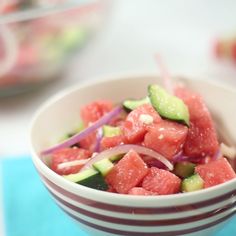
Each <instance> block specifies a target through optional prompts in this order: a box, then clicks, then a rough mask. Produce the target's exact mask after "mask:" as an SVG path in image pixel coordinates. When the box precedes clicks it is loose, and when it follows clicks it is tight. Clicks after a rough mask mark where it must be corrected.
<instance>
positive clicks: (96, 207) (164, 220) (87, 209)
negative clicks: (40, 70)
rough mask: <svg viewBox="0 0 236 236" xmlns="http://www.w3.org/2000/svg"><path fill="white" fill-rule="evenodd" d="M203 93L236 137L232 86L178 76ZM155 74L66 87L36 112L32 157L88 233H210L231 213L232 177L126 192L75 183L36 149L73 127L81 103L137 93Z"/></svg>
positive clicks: (235, 208)
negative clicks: (172, 191) (196, 185)
mask: <svg viewBox="0 0 236 236" xmlns="http://www.w3.org/2000/svg"><path fill="white" fill-rule="evenodd" d="M182 81H184V82H185V83H186V84H187V86H189V87H190V88H192V89H194V90H195V91H197V92H199V93H200V94H202V96H203V97H204V98H205V101H206V102H207V104H208V106H209V108H210V110H211V111H212V112H213V113H214V114H215V115H217V120H218V121H221V122H220V123H222V124H224V125H225V127H224V128H226V129H228V130H229V132H230V135H231V136H232V138H233V139H234V140H236V126H235V118H234V116H233V114H232V113H233V111H235V110H236V103H235V100H236V90H233V89H230V88H226V87H223V86H221V85H216V84H213V83H210V82H206V81H203V80H186V79H182ZM151 83H160V79H159V78H158V77H157V76H154V75H144V76H141V75H139V76H135V75H133V76H122V77H120V78H107V79H105V80H100V81H96V82H91V83H87V84H81V85H78V86H75V87H73V88H71V89H67V90H65V91H63V92H61V93H59V94H58V95H56V96H55V97H53V98H52V99H50V100H49V101H47V102H46V103H45V104H44V105H43V106H42V107H41V108H40V109H39V111H38V112H37V114H36V115H35V117H34V119H33V123H32V127H31V134H30V135H31V136H30V139H31V148H32V158H33V162H34V164H35V166H36V168H37V170H38V172H39V174H40V176H41V178H42V181H43V183H44V184H45V186H46V187H47V189H48V190H49V191H50V192H51V194H52V196H53V198H54V199H55V201H56V202H57V203H58V205H59V206H60V207H61V208H62V209H63V210H64V211H65V212H66V213H67V214H68V215H70V216H71V217H72V218H74V219H75V220H76V221H77V222H78V223H79V224H80V227H82V228H84V229H85V230H87V231H88V232H89V233H90V234H91V235H96V236H97V235H103V236H104V235H117V234H118V235H135V236H139V235H142V236H143V235H163V236H167V235H171V236H172V235H201V236H203V235H212V234H213V233H214V232H215V231H217V230H219V229H220V228H222V227H223V225H224V224H225V223H226V221H227V220H228V219H229V218H230V217H231V216H233V215H234V214H235V213H236V179H234V180H231V181H228V182H227V183H224V184H221V185H218V186H215V187H211V188H208V189H206V190H201V191H197V192H192V193H183V194H177V195H167V196H130V195H123V194H115V193H108V192H103V191H99V190H94V189H91V188H87V187H84V186H81V185H77V184H74V183H72V182H69V181H67V180H65V179H64V178H62V177H61V176H59V175H57V174H56V173H54V172H53V171H52V170H51V169H50V168H48V167H47V165H46V164H45V163H44V162H43V160H42V159H41V158H40V155H39V152H40V151H41V150H42V149H45V148H46V147H48V146H50V145H51V144H52V143H54V142H55V140H58V137H61V136H62V135H63V134H65V133H66V132H68V131H70V130H71V129H73V128H74V127H75V124H77V122H78V120H79V119H80V118H79V110H80V106H82V105H84V104H86V103H89V102H91V101H93V100H96V99H102V98H103V99H111V100H113V101H114V102H120V101H122V100H124V99H125V98H130V97H133V98H141V97H143V96H144V95H145V94H146V88H147V85H148V84H151Z"/></svg>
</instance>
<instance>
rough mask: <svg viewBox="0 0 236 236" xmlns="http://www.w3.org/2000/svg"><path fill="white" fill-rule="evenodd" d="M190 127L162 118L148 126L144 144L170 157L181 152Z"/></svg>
mask: <svg viewBox="0 0 236 236" xmlns="http://www.w3.org/2000/svg"><path fill="white" fill-rule="evenodd" d="M187 133H188V128H187V127H186V126H184V125H182V124H179V123H177V122H172V121H167V120H162V121H161V122H159V123H158V124H154V125H152V126H150V127H149V128H148V132H147V133H146V135H145V137H144V146H146V147H148V148H151V149H153V150H155V151H157V152H159V153H160V154H162V155H163V156H165V157H166V158H168V159H171V158H172V157H173V156H174V155H175V154H177V153H179V152H180V150H181V149H182V147H183V145H184V142H185V140H186V137H187Z"/></svg>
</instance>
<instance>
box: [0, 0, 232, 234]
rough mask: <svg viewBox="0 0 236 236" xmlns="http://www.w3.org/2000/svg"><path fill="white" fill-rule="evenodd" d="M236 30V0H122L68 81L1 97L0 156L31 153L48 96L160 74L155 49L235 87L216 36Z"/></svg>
mask: <svg viewBox="0 0 236 236" xmlns="http://www.w3.org/2000/svg"><path fill="white" fill-rule="evenodd" d="M233 33H235V35H236V1H234V0H221V1H220V0H219V1H214V0H195V1H194V0H165V1H164V0H163V1H159V0H119V1H118V0H117V1H116V2H115V5H114V9H113V14H112V16H111V17H110V18H108V19H107V23H106V25H105V26H104V29H103V30H102V31H101V32H100V33H99V34H98V35H97V36H96V37H95V38H94V39H93V40H92V41H91V42H90V44H89V45H87V47H86V48H85V49H83V50H82V51H81V52H80V53H79V54H78V56H77V57H76V59H75V60H74V61H73V64H72V65H71V66H70V68H69V70H68V71H67V73H66V75H65V76H64V78H63V79H61V80H59V81H57V82H56V83H55V82H54V83H51V84H48V85H47V86H46V87H44V88H42V89H40V90H37V91H34V92H31V93H28V94H24V95H18V96H16V97H10V98H4V99H0V157H4V156H5V157H6V156H13V155H14V156H16V155H17V156H20V155H23V154H29V142H28V127H29V123H30V120H31V117H32V115H33V113H34V112H35V110H36V109H37V108H38V106H39V105H40V104H41V103H42V102H43V101H45V100H46V99H47V98H48V97H49V96H51V95H53V94H55V93H56V92H58V91H60V90H61V89H63V88H65V87H68V86H70V85H73V84H75V83H78V82H80V81H82V80H89V79H92V78H93V77H94V76H96V77H97V76H99V75H101V76H103V75H106V74H115V73H121V72H134V71H135V72H139V71H140V72H143V71H150V72H155V71H156V73H158V68H157V67H156V64H155V61H154V60H153V54H154V53H156V52H158V53H160V54H161V55H162V56H163V58H164V60H165V62H166V65H167V66H168V68H169V70H170V71H171V73H172V74H184V75H188V76H194V77H201V76H204V77H209V79H215V80H220V81H222V82H225V83H229V84H231V85H233V86H236V64H235V65H234V66H230V65H228V64H227V65H226V64H221V63H218V62H216V61H214V59H213V58H212V56H211V47H212V42H213V41H214V39H215V38H216V37H218V36H225V35H227V34H233ZM226 105H227V104H226ZM1 229H2V227H1V225H0V231H1ZM0 235H2V234H1V232H0Z"/></svg>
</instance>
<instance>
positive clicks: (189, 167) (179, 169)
mask: <svg viewBox="0 0 236 236" xmlns="http://www.w3.org/2000/svg"><path fill="white" fill-rule="evenodd" d="M195 166H196V165H195V164H194V163H192V162H187V161H184V162H178V163H176V165H175V168H174V173H175V174H176V175H178V176H179V177H181V178H187V177H189V176H191V175H193V174H194V168H195Z"/></svg>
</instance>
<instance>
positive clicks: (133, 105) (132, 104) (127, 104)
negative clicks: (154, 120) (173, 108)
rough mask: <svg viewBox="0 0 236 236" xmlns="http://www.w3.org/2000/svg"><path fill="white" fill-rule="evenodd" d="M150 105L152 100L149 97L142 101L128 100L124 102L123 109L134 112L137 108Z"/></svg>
mask: <svg viewBox="0 0 236 236" xmlns="http://www.w3.org/2000/svg"><path fill="white" fill-rule="evenodd" d="M148 103H150V100H149V98H148V97H145V98H142V99H140V100H126V101H124V102H123V107H124V108H125V109H127V110H128V111H132V110H134V109H136V108H137V107H139V106H141V105H143V104H148Z"/></svg>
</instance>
